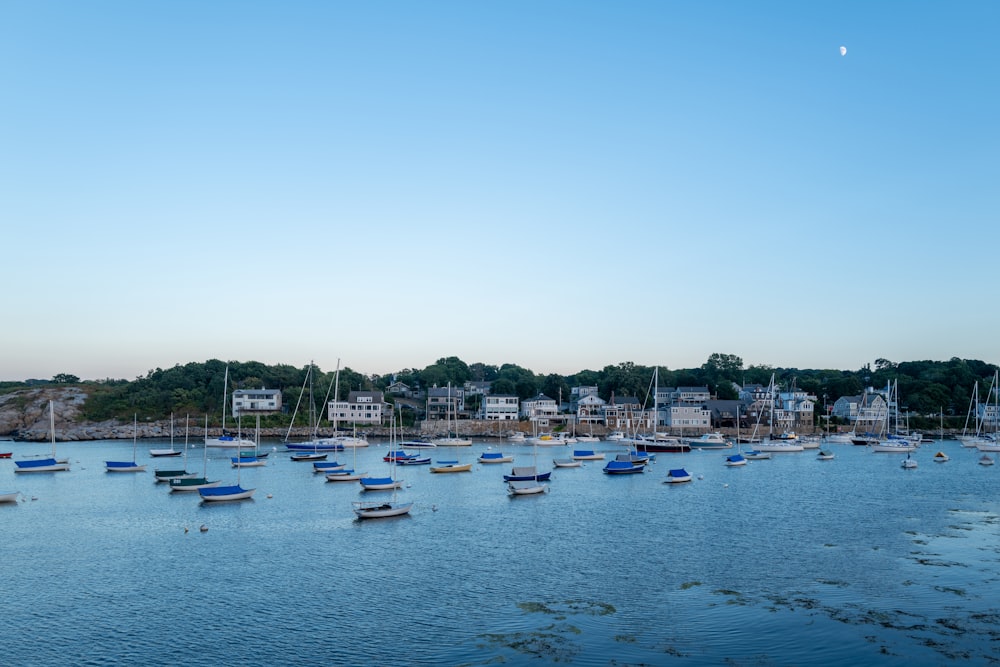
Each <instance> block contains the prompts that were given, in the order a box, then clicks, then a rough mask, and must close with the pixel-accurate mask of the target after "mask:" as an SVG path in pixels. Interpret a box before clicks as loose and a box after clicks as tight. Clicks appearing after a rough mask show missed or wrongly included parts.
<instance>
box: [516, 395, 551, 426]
mask: <svg viewBox="0 0 1000 667" xmlns="http://www.w3.org/2000/svg"><path fill="white" fill-rule="evenodd" d="M520 414H521V416H522V417H526V418H527V419H531V420H534V421H539V420H547V419H549V418H550V417H555V416H556V415H558V414H559V407H558V406H557V405H556V401H555V399H552V398H549V397H548V396H546V395H545V394H539V395H538V396H535V397H534V398H526V399H524V402H523V403H521V412H520Z"/></svg>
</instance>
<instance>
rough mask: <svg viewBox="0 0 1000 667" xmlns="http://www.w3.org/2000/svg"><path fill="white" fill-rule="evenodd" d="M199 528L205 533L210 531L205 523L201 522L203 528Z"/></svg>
mask: <svg viewBox="0 0 1000 667" xmlns="http://www.w3.org/2000/svg"><path fill="white" fill-rule="evenodd" d="M198 530H200V531H201V532H203V533H207V532H208V526H206V525H205V524H201V528H199V529H198Z"/></svg>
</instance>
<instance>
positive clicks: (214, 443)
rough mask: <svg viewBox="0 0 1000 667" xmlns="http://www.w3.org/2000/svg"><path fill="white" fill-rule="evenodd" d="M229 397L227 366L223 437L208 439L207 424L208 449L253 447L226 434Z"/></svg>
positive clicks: (223, 383)
mask: <svg viewBox="0 0 1000 667" xmlns="http://www.w3.org/2000/svg"><path fill="white" fill-rule="evenodd" d="M228 395H229V364H226V375H225V378H224V380H223V382H222V435H220V436H219V437H218V438H210V437H208V422H207V421H206V422H205V446H206V447H226V448H233V447H236V448H240V447H253V443H252V442H250V441H249V440H244V439H242V438H240V437H236V438H234V437H233V436H231V435H229V434H228V433H226V401H227V397H228Z"/></svg>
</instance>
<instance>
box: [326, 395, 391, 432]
mask: <svg viewBox="0 0 1000 667" xmlns="http://www.w3.org/2000/svg"><path fill="white" fill-rule="evenodd" d="M327 413H328V415H329V419H330V421H332V422H334V423H335V424H338V425H340V424H381V423H382V416H383V415H385V414H386V413H387V410H386V403H385V401H384V400H383V399H382V394H381V393H380V392H377V391H352V392H351V393H350V394H348V395H347V400H346V401H330V403H329V404H328V405H327Z"/></svg>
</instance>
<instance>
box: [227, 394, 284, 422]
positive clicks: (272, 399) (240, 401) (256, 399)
mask: <svg viewBox="0 0 1000 667" xmlns="http://www.w3.org/2000/svg"><path fill="white" fill-rule="evenodd" d="M279 410H281V391H280V390H278V389H263V388H261V389H237V390H236V391H234V392H233V404H232V413H233V416H234V417H239V416H240V415H243V414H264V413H268V412H278V411H279Z"/></svg>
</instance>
